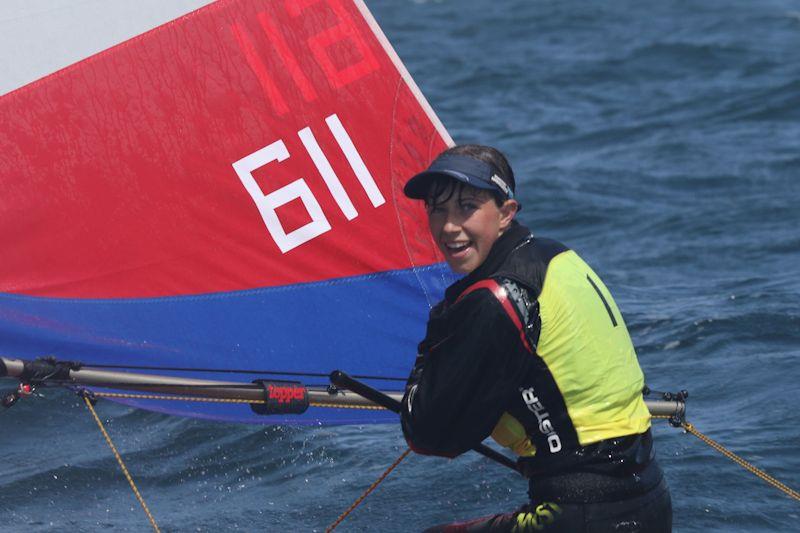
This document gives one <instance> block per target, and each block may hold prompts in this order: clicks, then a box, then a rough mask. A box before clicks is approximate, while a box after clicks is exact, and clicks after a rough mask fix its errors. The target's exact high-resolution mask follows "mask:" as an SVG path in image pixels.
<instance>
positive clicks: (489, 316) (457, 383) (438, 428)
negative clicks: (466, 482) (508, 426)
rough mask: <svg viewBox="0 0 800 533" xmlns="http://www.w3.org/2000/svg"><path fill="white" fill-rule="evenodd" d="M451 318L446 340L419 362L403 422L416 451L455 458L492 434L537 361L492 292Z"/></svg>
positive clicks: (471, 299) (456, 308) (473, 298)
mask: <svg viewBox="0 0 800 533" xmlns="http://www.w3.org/2000/svg"><path fill="white" fill-rule="evenodd" d="M447 313H448V319H447V324H448V327H447V331H446V332H443V333H446V334H445V335H443V340H439V341H438V343H437V344H435V345H433V346H432V347H430V348H428V349H427V350H426V352H425V353H423V354H422V355H420V356H419V357H418V358H417V362H416V364H415V366H414V369H413V370H412V372H411V376H410V377H409V381H408V384H407V387H406V394H405V396H404V398H403V410H402V412H401V422H402V426H403V433H404V435H405V437H406V440H407V441H408V443H409V445H410V446H411V447H412V448H413V449H414V450H415V451H417V452H419V453H427V454H434V455H443V456H447V457H455V456H456V455H459V454H461V453H463V452H465V451H467V450H469V449H470V448H472V447H474V446H475V445H477V444H479V443H480V442H481V441H483V440H484V439H485V438H486V437H487V436H489V434H490V433H491V432H492V429H493V428H494V426H495V425H496V424H497V421H498V419H499V418H500V416H501V415H502V413H503V412H504V411H505V410H506V408H507V406H508V403H509V400H510V399H511V397H512V396H513V395H514V394H516V393H517V387H518V385H519V380H520V378H521V376H522V375H523V374H524V372H523V369H524V368H525V367H526V363H527V358H528V357H530V354H529V353H528V352H527V351H526V350H525V348H524V347H523V345H522V342H521V340H520V334H519V330H518V329H517V327H516V326H515V325H514V323H513V322H512V320H511V318H510V317H509V315H508V314H507V312H506V311H505V310H504V309H503V307H502V305H501V304H500V302H499V301H498V300H497V298H496V297H495V296H494V295H493V294H492V293H491V292H490V291H488V290H485V289H481V290H477V291H475V292H473V293H471V294H469V295H467V296H466V297H464V298H463V299H462V300H461V301H459V302H458V303H456V304H454V305H453V306H452V307H451V309H449V310H448V312H447ZM423 344H425V343H423Z"/></svg>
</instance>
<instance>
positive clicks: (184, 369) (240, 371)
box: [85, 363, 406, 382]
mask: <svg viewBox="0 0 800 533" xmlns="http://www.w3.org/2000/svg"><path fill="white" fill-rule="evenodd" d="M85 366H86V367H87V368H116V369H122V370H156V371H158V370H165V371H170V372H210V373H217V374H271V375H274V376H303V377H313V378H326V379H327V378H328V376H329V375H330V372H328V373H320V372H290V371H280V370H255V369H251V370H247V369H235V368H191V367H169V366H144V365H103V364H95V363H91V364H87V365H85ZM353 377H354V378H358V379H374V380H379V381H402V382H405V381H406V378H399V377H394V376H367V375H353Z"/></svg>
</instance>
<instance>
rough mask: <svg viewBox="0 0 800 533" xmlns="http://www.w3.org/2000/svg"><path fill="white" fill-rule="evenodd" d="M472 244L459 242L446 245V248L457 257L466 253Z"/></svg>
mask: <svg viewBox="0 0 800 533" xmlns="http://www.w3.org/2000/svg"><path fill="white" fill-rule="evenodd" d="M471 244H472V242H471V241H469V242H459V243H446V244H445V245H444V247H445V249H446V250H447V251H448V252H449V253H450V254H453V255H455V254H460V253H463V252H465V251H466V250H467V248H469V247H470V245H471Z"/></svg>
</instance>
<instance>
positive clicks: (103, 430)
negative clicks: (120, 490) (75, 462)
mask: <svg viewBox="0 0 800 533" xmlns="http://www.w3.org/2000/svg"><path fill="white" fill-rule="evenodd" d="M83 401H84V402H86V407H88V408H89V411H90V412H91V413H92V416H93V417H94V421H95V422H97V426H98V427H99V428H100V432H101V433H102V434H103V437H105V439H106V442H107V443H108V446H109V448H111V451H112V452H113V453H114V457H116V458H117V463H119V467H120V468H121V469H122V473H123V474H125V478H126V479H127V480H128V484H130V486H131V489H133V494H134V495H135V496H136V499H137V500H139V504H140V505H141V506H142V509H144V514H146V515H147V519H148V520H150V524H151V525H152V526H153V529H154V530H155V531H156V533H161V530H160V529H158V524H156V519H155V518H153V515H152V514H151V513H150V509H148V508H147V504H146V503H144V498H142V495H141V494H140V493H139V489H137V488H136V483H134V482H133V478H132V477H131V474H130V472H128V469H127V467H126V466H125V463H124V462H123V460H122V456H121V455H120V454H119V452H118V451H117V448H116V446H114V443H113V442H111V437H110V436H109V435H108V432H107V431H106V428H105V427H104V426H103V422H101V421H100V417H99V416H97V413H96V412H95V410H94V406H93V405H92V402H91V400H89V398H87V397H86V396H84V397H83Z"/></svg>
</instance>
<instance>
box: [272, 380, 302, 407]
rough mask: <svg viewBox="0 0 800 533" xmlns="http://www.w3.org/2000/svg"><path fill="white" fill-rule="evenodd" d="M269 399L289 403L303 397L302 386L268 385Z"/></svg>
mask: <svg viewBox="0 0 800 533" xmlns="http://www.w3.org/2000/svg"><path fill="white" fill-rule="evenodd" d="M269 399H270V400H277V401H278V403H290V402H292V401H293V400H302V399H303V387H292V386H286V387H280V386H278V385H273V384H271V383H270V385H269Z"/></svg>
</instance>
